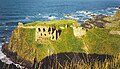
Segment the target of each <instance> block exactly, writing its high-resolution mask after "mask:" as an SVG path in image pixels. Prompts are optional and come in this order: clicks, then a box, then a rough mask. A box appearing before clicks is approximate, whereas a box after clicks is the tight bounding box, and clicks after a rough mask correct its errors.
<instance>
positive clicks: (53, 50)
mask: <svg viewBox="0 0 120 69" xmlns="http://www.w3.org/2000/svg"><path fill="white" fill-rule="evenodd" d="M66 21H67V20H66ZM52 22H53V23H55V22H54V21H52ZM57 22H59V21H57ZM60 22H64V21H60ZM70 22H71V21H70ZM72 22H74V21H72ZM111 22H112V21H111ZM43 24H44V23H42V24H40V23H39V22H36V23H29V24H26V25H25V27H24V28H22V27H16V29H15V30H14V31H13V32H12V36H11V38H10V42H9V44H8V47H7V48H8V50H9V51H10V52H12V53H17V56H16V60H19V59H20V58H22V59H24V60H25V61H29V62H31V64H34V62H40V61H41V60H42V59H44V58H45V57H47V56H50V55H52V54H58V53H64V52H76V53H83V52H84V53H97V54H112V55H113V54H118V53H120V46H119V45H120V39H119V38H120V36H119V35H113V34H110V33H109V32H110V30H111V29H105V28H92V29H90V30H88V31H87V32H84V31H83V32H84V33H85V35H84V36H83V37H81V38H78V37H76V36H75V34H74V32H75V31H74V28H73V27H71V23H69V21H68V25H67V26H66V23H63V25H60V24H59V23H58V24H57V25H56V28H58V29H59V26H58V25H60V27H63V26H65V27H64V28H62V30H61V33H60V36H59V38H58V39H57V40H51V39H49V38H47V39H46V37H45V39H43V40H42V41H45V42H46V41H47V42H49V43H45V44H44V43H42V44H41V43H39V42H37V41H35V40H36V39H35V36H36V35H35V33H36V29H35V28H33V27H32V26H34V27H36V26H39V25H43ZM74 24H75V26H76V25H77V24H76V23H74ZM74 24H73V25H74ZM46 25H48V26H50V25H49V22H48V24H46ZM27 26H29V27H27ZM53 26H55V24H53ZM31 27H32V28H31ZM76 28H78V27H77V26H76ZM38 29H39V28H38ZM52 30H54V28H53V29H52ZM77 30H78V33H76V34H77V35H78V34H80V32H79V31H81V29H77ZM77 30H76V32H77ZM51 33H52V32H51ZM81 35H83V33H82V32H81ZM18 63H19V64H24V62H23V61H18Z"/></svg>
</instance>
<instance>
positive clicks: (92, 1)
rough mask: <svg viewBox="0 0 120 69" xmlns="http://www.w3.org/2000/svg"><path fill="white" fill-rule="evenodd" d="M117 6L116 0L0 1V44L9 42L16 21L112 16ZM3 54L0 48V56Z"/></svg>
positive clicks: (119, 4) (1, 57) (118, 5)
mask: <svg viewBox="0 0 120 69" xmlns="http://www.w3.org/2000/svg"><path fill="white" fill-rule="evenodd" d="M119 8H120V0H0V47H2V45H3V44H4V43H9V40H10V36H11V33H12V31H13V30H14V29H15V27H16V26H17V25H18V22H22V23H24V24H26V23H28V22H34V21H49V20H63V19H75V20H78V21H81V20H87V19H89V18H92V15H101V14H102V15H107V16H108V15H109V16H112V15H114V14H115V12H116V10H118V9H119ZM5 57H6V56H5V55H4V54H3V53H2V52H1V51H0V59H3V58H5ZM9 63H12V61H10V62H9Z"/></svg>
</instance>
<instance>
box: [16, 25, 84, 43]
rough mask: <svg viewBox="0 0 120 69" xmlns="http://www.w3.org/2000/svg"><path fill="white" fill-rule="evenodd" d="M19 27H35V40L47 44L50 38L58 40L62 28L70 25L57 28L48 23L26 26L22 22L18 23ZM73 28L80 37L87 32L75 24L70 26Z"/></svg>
mask: <svg viewBox="0 0 120 69" xmlns="http://www.w3.org/2000/svg"><path fill="white" fill-rule="evenodd" d="M18 27H19V28H29V29H32V28H34V29H35V41H36V42H37V43H40V44H47V43H49V40H52V41H55V40H57V39H58V38H59V37H60V35H61V33H62V30H63V29H65V28H68V25H67V24H66V25H65V27H63V26H61V27H60V28H59V29H58V28H56V26H54V25H53V26H48V25H41V26H24V25H23V24H22V23H18ZM69 27H72V28H73V33H74V36H75V37H78V38H80V37H81V36H83V35H85V34H86V31H85V30H83V29H82V27H75V26H69Z"/></svg>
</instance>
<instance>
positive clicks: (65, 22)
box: [24, 20, 78, 26]
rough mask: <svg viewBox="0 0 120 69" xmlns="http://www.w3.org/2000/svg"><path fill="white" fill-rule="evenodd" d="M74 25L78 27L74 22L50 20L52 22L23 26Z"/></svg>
mask: <svg viewBox="0 0 120 69" xmlns="http://www.w3.org/2000/svg"><path fill="white" fill-rule="evenodd" d="M73 23H74V25H76V26H78V22H77V21H75V20H52V21H46V22H39V21H37V22H32V23H27V24H25V25H24V26H41V25H45V26H47V25H48V26H51V25H56V26H61V25H66V24H68V25H73Z"/></svg>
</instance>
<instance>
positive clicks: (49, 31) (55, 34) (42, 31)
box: [35, 26, 61, 43]
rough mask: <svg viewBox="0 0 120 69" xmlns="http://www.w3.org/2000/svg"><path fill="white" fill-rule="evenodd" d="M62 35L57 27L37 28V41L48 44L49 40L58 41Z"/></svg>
mask: <svg viewBox="0 0 120 69" xmlns="http://www.w3.org/2000/svg"><path fill="white" fill-rule="evenodd" d="M60 33H61V30H58V29H56V27H50V26H37V27H36V36H35V41H38V42H40V43H46V42H47V40H48V39H51V40H57V39H58V38H59V36H60ZM45 40H46V41H45Z"/></svg>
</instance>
